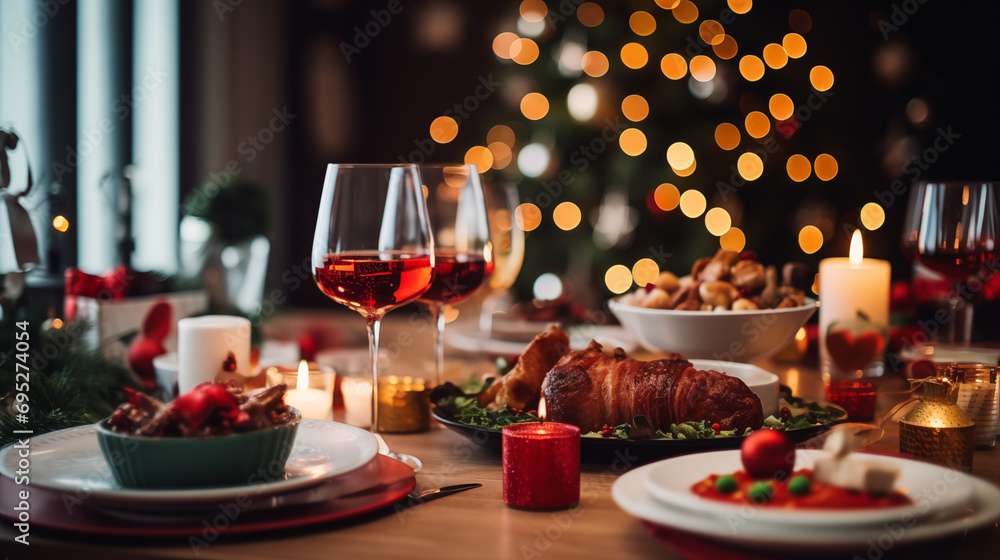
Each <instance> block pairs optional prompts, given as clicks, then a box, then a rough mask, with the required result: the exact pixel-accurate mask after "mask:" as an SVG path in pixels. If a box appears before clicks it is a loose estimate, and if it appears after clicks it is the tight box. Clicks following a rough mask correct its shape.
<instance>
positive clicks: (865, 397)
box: [826, 379, 878, 422]
mask: <svg viewBox="0 0 1000 560" xmlns="http://www.w3.org/2000/svg"><path fill="white" fill-rule="evenodd" d="M826 398H827V400H829V401H830V402H832V403H833V404H836V405H839V406H840V407H841V408H843V409H844V410H846V411H847V419H848V420H850V421H852V422H859V421H868V420H871V419H873V418H875V401H876V400H877V399H878V387H876V386H875V383H874V382H873V381H870V380H867V379H840V380H837V381H831V382H829V383H827V384H826Z"/></svg>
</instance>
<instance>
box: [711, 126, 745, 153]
mask: <svg viewBox="0 0 1000 560" xmlns="http://www.w3.org/2000/svg"><path fill="white" fill-rule="evenodd" d="M715 143H716V144H718V145H719V147H720V148H722V149H723V150H727V151H728V150H732V149H735V148H736V147H737V146H739V145H740V129H738V128H736V125H734V124H730V123H722V124H720V125H719V126H717V127H715Z"/></svg>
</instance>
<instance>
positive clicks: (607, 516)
mask: <svg viewBox="0 0 1000 560" xmlns="http://www.w3.org/2000/svg"><path fill="white" fill-rule="evenodd" d="M388 332H389V333H391V332H392V330H391V329H389V330H388ZM391 339H392V337H391V335H390V336H385V335H384V337H383V340H391ZM415 346H421V345H420V344H417V345H415ZM760 365H762V366H763V367H765V368H767V369H769V370H771V371H774V372H776V373H778V374H779V375H780V377H781V378H782V382H783V383H785V384H787V385H789V386H791V387H792V389H793V390H794V391H795V392H796V394H799V395H803V396H814V397H815V396H819V395H820V394H821V392H822V391H821V385H820V380H819V374H818V372H817V371H816V369H815V368H811V367H807V366H802V365H801V364H798V365H796V364H776V363H769V362H765V363H762V364H760ZM902 385H903V381H902V380H899V379H892V378H888V379H886V380H885V382H884V387H885V388H886V389H887V390H893V389H901V388H902ZM900 398H902V397H899V396H891V397H890V396H882V397H880V399H879V404H878V409H879V414H884V413H885V412H886V411H887V410H888V409H889V408H890V407H892V406H893V405H894V404H895V403H896V402H898V400H899V399H900ZM898 437H899V433H898V422H889V423H887V424H886V434H885V437H884V438H883V439H882V440H880V441H879V442H877V443H876V444H874V445H873V446H872V449H874V450H876V451H888V452H897V451H898V449H899V440H898ZM385 439H386V441H387V442H388V443H389V445H390V446H391V447H392V448H393V449H394V450H396V451H400V452H404V453H411V454H414V455H416V456H418V457H420V458H421V459H422V460H423V463H424V470H423V472H421V473H420V474H419V475H418V476H417V484H418V488H432V487H437V486H443V485H448V484H456V483H464V482H480V483H482V484H483V487H482V488H479V489H475V490H471V491H467V492H464V493H461V494H457V495H454V496H450V497H446V498H442V499H439V500H436V501H431V502H427V503H424V504H422V505H419V506H417V507H414V508H411V509H405V510H403V511H402V512H400V513H396V512H394V511H393V510H392V509H391V508H390V509H388V510H385V511H382V512H379V513H375V514H369V515H366V516H364V517H361V518H357V519H353V520H351V521H349V522H346V523H345V522H340V523H332V524H327V525H320V526H314V527H306V528H301V529H294V530H286V531H282V532H276V533H267V534H261V535H252V536H242V535H239V536H237V535H233V536H229V537H227V536H225V535H223V537H222V538H220V539H219V541H217V542H216V543H214V544H213V545H212V546H211V547H209V548H207V549H202V550H200V551H199V554H198V555H197V556H196V555H195V553H194V552H193V551H192V549H191V547H190V546H188V544H187V540H186V539H167V540H150V539H141V540H136V539H131V540H118V539H109V538H100V539H97V538H87V537H81V536H77V535H58V534H52V533H45V532H42V531H40V530H33V531H32V534H31V546H30V550H29V547H22V546H21V545H10V547H13V548H10V547H8V544H9V543H10V539H11V538H12V537H13V531H12V529H11V528H10V526H9V524H8V523H5V524H4V525H3V526H2V528H0V539H2V541H3V544H4V547H5V552H6V551H7V550H9V552H6V554H8V555H9V557H10V558H12V559H13V558H22V557H39V558H57V557H59V556H60V555H64V556H66V557H72V558H80V557H98V558H113V557H127V558H138V557H146V558H194V557H198V558H231V559H237V558H239V559H249V558H293V559H295V560H307V559H311V558H316V559H324V560H326V559H330V558H405V559H418V558H427V559H433V560H443V559H448V558H456V559H477V560H478V559H492V558H496V559H505V560H506V559H522V560H527V559H531V558H544V559H549V558H609V559H610V558H614V559H628V558H681V557H682V556H679V555H676V554H674V552H673V551H672V550H670V549H668V548H666V547H665V546H664V545H663V544H661V543H660V542H659V541H658V540H657V539H655V538H654V537H653V536H651V534H650V533H649V532H648V531H647V530H646V528H645V527H644V526H643V525H642V523H640V522H639V521H638V520H637V519H635V518H633V517H631V516H629V515H627V514H626V513H624V512H623V511H622V510H621V509H619V508H618V506H617V505H615V503H614V501H613V500H612V499H611V493H610V489H611V485H612V483H613V482H614V481H615V479H616V478H617V474H620V473H615V472H612V470H611V469H609V468H608V466H607V465H584V467H583V473H582V475H581V487H582V491H581V496H580V506H579V508H577V509H575V510H572V511H559V512H532V511H523V510H515V509H511V508H509V507H506V506H505V505H504V504H503V499H502V495H501V470H500V458H499V456H497V455H495V454H492V453H490V452H488V451H485V450H482V449H476V447H477V446H476V445H475V444H474V443H473V442H472V441H470V440H467V439H465V438H463V437H461V436H460V435H458V434H456V433H454V432H451V431H450V430H448V429H446V428H444V427H442V426H440V425H435V426H434V427H433V428H432V429H431V430H430V431H429V432H426V433H421V434H410V435H387V436H386V437H385ZM973 474H974V475H976V476H979V477H982V478H985V479H988V480H990V481H992V482H993V483H1000V450H997V449H993V450H988V451H977V452H976V455H975V460H974V468H973ZM4 499H8V497H6V496H4ZM998 521H1000V520H998ZM998 525H1000V524H994V525H993V526H991V527H989V528H987V529H985V530H980V531H976V532H974V533H971V534H969V535H967V536H957V537H956V538H952V539H948V540H944V541H938V542H934V543H926V544H922V545H921V546H919V547H916V548H909V549H907V550H895V551H892V550H891V551H890V553H889V554H886V555H884V556H882V557H881V558H921V557H926V558H935V559H937V558H962V559H976V558H982V559H986V558H996V557H997V550H1000V526H998ZM29 552H30V554H29ZM856 554H857V556H853V555H849V556H847V557H849V558H850V557H854V558H868V557H870V556H868V552H867V551H866V550H858V551H857V553H856ZM811 556H814V555H811ZM873 558H874V557H873Z"/></svg>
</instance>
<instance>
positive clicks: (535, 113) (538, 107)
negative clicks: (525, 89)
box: [521, 92, 549, 121]
mask: <svg viewBox="0 0 1000 560" xmlns="http://www.w3.org/2000/svg"><path fill="white" fill-rule="evenodd" d="M521 113H522V114H523V115H524V117H525V118H527V119H531V120H533V121H537V120H538V119H540V118H542V117H544V116H545V115H547V114H548V113H549V100H548V99H546V98H545V96H544V95H542V94H540V93H538V92H532V93H529V94H528V95H525V96H524V97H523V98H521Z"/></svg>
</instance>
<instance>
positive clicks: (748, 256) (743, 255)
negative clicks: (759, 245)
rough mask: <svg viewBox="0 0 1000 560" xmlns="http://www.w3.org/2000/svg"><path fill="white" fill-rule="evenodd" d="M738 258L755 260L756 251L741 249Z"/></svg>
mask: <svg viewBox="0 0 1000 560" xmlns="http://www.w3.org/2000/svg"><path fill="white" fill-rule="evenodd" d="M740 260H741V261H753V260H757V253H755V252H754V251H743V252H742V253H740Z"/></svg>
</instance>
